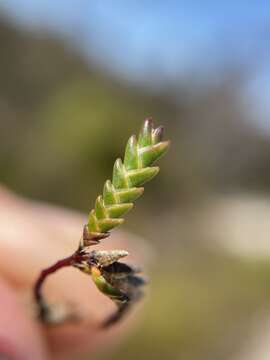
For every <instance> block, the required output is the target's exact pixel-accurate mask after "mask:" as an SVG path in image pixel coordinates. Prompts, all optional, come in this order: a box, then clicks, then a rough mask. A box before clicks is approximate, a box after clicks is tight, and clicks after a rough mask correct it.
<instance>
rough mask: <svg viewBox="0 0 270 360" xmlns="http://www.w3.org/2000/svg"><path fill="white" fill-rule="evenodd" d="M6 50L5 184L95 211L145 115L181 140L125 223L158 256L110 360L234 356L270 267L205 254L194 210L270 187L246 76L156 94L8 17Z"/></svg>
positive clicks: (265, 142) (2, 66) (1, 145)
mask: <svg viewBox="0 0 270 360" xmlns="http://www.w3.org/2000/svg"><path fill="white" fill-rule="evenodd" d="M0 46H1V49H4V51H2V52H1V58H0V77H1V82H0V117H1V121H0V124H1V125H0V126H1V131H0V181H1V182H3V183H5V184H7V185H8V186H9V187H11V188H13V189H14V190H15V191H18V192H20V193H22V194H24V195H26V196H29V197H33V198H37V199H42V200H46V201H50V202H54V203H58V204H61V205H65V206H70V207H73V208H77V209H80V210H83V211H85V212H86V211H88V210H89V209H90V208H91V207H92V206H93V205H94V199H95V197H96V195H97V194H98V193H100V192H101V190H102V188H101V187H102V184H103V183H104V180H105V179H106V178H109V177H110V172H111V166H112V164H113V161H114V159H115V158H116V157H118V156H121V154H122V153H123V150H124V144H125V140H126V138H127V136H129V134H130V133H134V130H136V129H137V128H138V126H140V124H141V122H142V120H143V119H144V118H145V117H148V116H152V117H153V118H154V119H156V120H157V122H158V123H159V124H163V125H165V128H166V131H167V132H166V138H170V139H171V140H172V147H171V150H170V153H169V156H168V157H167V158H166V161H165V160H161V169H162V171H161V175H160V176H159V177H157V179H155V180H154V181H153V183H152V184H153V187H152V191H151V192H148V191H146V193H145V199H144V200H145V201H144V202H142V203H140V204H138V206H137V207H136V211H134V214H132V215H131V214H130V215H129V216H128V221H127V226H128V227H129V228H130V229H133V230H134V231H136V232H137V233H140V234H141V235H144V236H145V237H147V238H148V239H149V242H152V244H153V253H155V252H156V257H155V259H154V260H153V264H154V265H153V268H152V274H151V278H152V281H151V283H152V285H151V287H150V288H151V291H150V297H149V299H148V300H147V304H146V307H145V310H144V320H143V322H142V324H141V325H139V328H138V330H137V331H136V332H135V333H134V334H133V335H132V336H131V338H130V340H129V341H127V342H126V344H124V345H123V346H122V348H120V350H119V351H118V352H117V353H116V355H115V357H113V355H110V358H111V359H114V358H115V359H118V360H120V359H127V358H128V359H131V360H132V359H135V358H136V359H137V358H138V357H140V358H141V359H151V358H153V359H180V358H183V359H184V360H192V359H194V360H195V359H207V360H211V359H221V360H222V359H227V358H228V357H227V356H229V353H230V351H233V349H234V346H237V341H238V340H239V341H241V339H242V337H241V335H242V334H243V333H244V332H245V329H246V328H247V324H248V323H249V320H250V318H251V317H252V315H253V314H254V313H255V311H256V309H258V308H259V307H261V306H263V305H265V304H266V302H267V300H268V301H269V297H270V293H269V285H268V282H269V264H251V263H249V262H248V261H247V262H244V261H240V260H239V259H235V258H232V257H229V256H227V255H223V254H221V253H218V252H215V251H209V250H206V249H205V247H204V246H203V245H202V234H201V232H200V228H197V227H196V223H195V222H194V218H193V215H192V214H194V212H195V213H196V211H199V210H198V209H199V205H200V204H201V202H202V201H203V200H204V199H205V198H206V197H207V195H208V194H209V193H214V192H216V191H223V192H224V191H228V190H233V191H235V190H237V189H239V188H240V189H241V190H243V189H245V190H250V189H252V190H261V189H264V190H265V191H269V190H270V170H269V169H270V166H269V165H270V155H269V154H270V140H269V137H267V136H266V135H263V134H259V133H258V132H257V131H256V130H255V129H253V128H252V126H251V125H250V124H249V122H248V119H249V114H248V113H247V112H246V111H245V109H244V108H243V104H242V103H241V101H240V98H239V91H240V90H239V89H240V84H242V83H243V82H244V77H245V73H244V72H241V70H240V69H239V68H238V69H236V70H237V72H235V69H234V68H233V67H232V68H231V69H228V72H227V73H226V74H225V75H224V78H222V79H221V80H220V81H218V82H216V83H215V84H214V85H210V83H208V85H202V86H195V85H194V82H193V81H192V80H194V79H191V78H187V79H183V81H182V82H181V83H180V85H177V86H175V84H174V85H171V86H170V85H169V84H166V85H164V87H163V88H159V89H155V90H154V91H150V90H147V89H145V88H143V87H142V88H139V87H135V86H133V85H131V84H129V83H128V82H127V81H124V80H121V79H118V78H114V77H112V76H111V74H108V73H107V72H105V71H104V70H103V69H102V68H98V67H97V66H96V65H95V66H94V65H92V66H91V64H86V63H84V62H83V61H82V60H81V59H80V58H79V56H78V55H77V54H76V53H75V52H74V51H72V50H71V49H70V48H67V47H65V46H64V45H63V44H62V43H61V42H60V41H57V40H55V39H53V38H49V37H47V36H45V35H44V34H42V33H39V34H33V33H30V32H28V33H27V32H22V30H21V29H16V28H15V27H11V26H10V25H8V24H7V23H5V22H4V20H2V21H1V23H0ZM143 219H145V221H142V220H143ZM138 224H140V226H138ZM222 231H223V229H222ZM76 244H77V239H74V245H75V246H76ZM231 337H233V340H232V339H231ZM228 344H229V345H228ZM127 353H128V356H127ZM106 357H107V355H106V356H105V358H106Z"/></svg>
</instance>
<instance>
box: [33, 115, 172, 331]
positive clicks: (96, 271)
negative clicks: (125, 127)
mask: <svg viewBox="0 0 270 360" xmlns="http://www.w3.org/2000/svg"><path fill="white" fill-rule="evenodd" d="M162 136H163V127H162V126H160V127H158V128H156V129H154V128H153V121H152V119H146V120H145V121H144V123H143V126H142V129H141V131H140V134H139V137H138V139H137V138H136V136H134V135H133V136H131V138H130V139H129V141H128V143H127V145H126V150H125V156H124V162H122V160H121V159H117V160H116V161H115V164H114V167H113V175H112V181H111V180H107V181H106V182H105V184H104V187H103V194H102V195H99V196H98V197H97V199H96V203H95V207H94V209H93V210H91V212H90V215H89V218H88V223H87V224H86V225H85V226H84V229H83V234H82V237H81V240H80V242H79V246H78V248H77V250H76V251H75V252H74V253H73V254H72V255H71V256H69V257H67V258H65V259H62V260H59V261H58V262H56V263H55V264H54V265H52V266H50V267H48V268H47V269H45V270H43V271H42V272H41V273H40V275H39V277H38V279H37V281H36V283H35V286H34V297H35V301H36V303H37V306H38V316H39V318H40V320H41V321H43V322H45V323H54V322H55V317H54V316H53V311H52V308H51V307H50V306H49V305H48V304H47V303H46V301H45V299H44V297H43V294H42V291H41V290H42V286H43V284H44V281H45V279H46V278H47V277H48V276H49V275H50V274H52V273H54V272H55V271H57V270H59V269H61V268H63V267H66V266H73V267H75V268H77V269H79V270H81V271H82V272H84V273H85V274H88V275H90V276H91V277H92V280H93V281H94V283H95V285H96V287H97V288H98V289H99V290H100V291H101V292H102V293H103V294H104V295H106V296H108V297H109V298H110V299H111V300H112V301H113V302H114V303H115V304H116V306H117V310H116V312H115V313H113V314H112V315H111V316H110V317H109V318H107V319H105V321H104V322H103V324H102V326H103V327H108V326H109V325H111V324H113V323H115V322H117V321H118V320H119V319H120V318H121V317H122V316H123V314H125V313H126V311H127V310H128V309H129V307H130V305H131V304H133V303H134V302H136V301H137V300H138V299H140V297H141V296H142V286H143V285H144V283H145V281H144V279H143V278H142V277H140V276H139V275H138V272H139V271H138V269H136V268H134V267H131V266H130V265H127V264H125V263H123V262H120V261H119V259H121V258H123V257H125V256H127V255H128V252H127V251H125V250H110V251H107V250H106V251H105V250H92V251H91V250H90V247H91V246H93V245H98V244H99V243H100V241H101V240H103V239H105V238H108V237H109V235H110V231H111V230H112V229H113V228H115V227H116V226H118V225H121V224H122V223H123V222H124V219H122V216H123V215H124V214H125V213H127V212H128V211H129V210H130V209H132V208H133V202H134V201H135V200H136V199H138V198H139V197H140V196H141V195H142V194H143V191H144V188H143V187H142V185H143V184H144V183H146V182H147V181H149V180H151V179H152V178H153V177H154V176H156V175H157V173H158V172H159V167H157V166H152V164H153V163H154V162H155V161H156V160H157V159H158V158H160V157H161V156H162V155H163V154H164V153H165V152H166V150H167V149H168V146H169V141H162ZM62 320H63V319H62Z"/></svg>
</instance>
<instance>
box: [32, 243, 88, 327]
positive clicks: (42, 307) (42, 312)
mask: <svg viewBox="0 0 270 360" xmlns="http://www.w3.org/2000/svg"><path fill="white" fill-rule="evenodd" d="M83 255H84V254H83V253H80V252H79V251H78V250H77V251H76V252H75V253H74V254H72V255H71V256H68V257H66V258H65V259H62V260H59V261H57V262H56V263H55V264H53V265H51V266H49V267H48V268H46V269H44V270H42V271H41V273H40V275H39V277H38V279H37V281H36V283H35V286H34V298H35V300H36V302H37V304H38V306H39V317H40V318H41V319H42V320H44V321H46V319H47V317H48V312H49V309H48V306H47V305H46V303H45V301H44V298H43V296H42V292H41V290H42V286H43V284H44V281H45V280H46V278H47V277H48V276H49V275H50V274H52V273H54V272H56V271H57V270H59V269H61V268H63V267H67V266H72V265H73V264H74V263H79V262H80V261H82V260H83Z"/></svg>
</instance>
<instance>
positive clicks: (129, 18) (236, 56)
mask: <svg viewBox="0 0 270 360" xmlns="http://www.w3.org/2000/svg"><path fill="white" fill-rule="evenodd" d="M0 9H1V10H2V12H3V13H5V14H6V15H8V16H9V17H11V18H12V19H13V20H14V21H16V22H17V23H21V24H23V25H24V26H28V27H30V28H32V27H34V28H35V29H41V30H46V31H52V32H54V33H58V34H59V36H61V37H63V38H65V39H66V41H69V42H70V43H72V44H73V45H74V46H76V48H78V50H79V51H81V52H82V53H83V54H85V55H86V56H90V57H91V59H94V60H96V61H97V62H101V63H103V64H104V65H105V66H107V67H108V68H110V69H111V70H113V71H115V72H118V73H120V74H121V75H123V76H125V77H128V78H131V79H133V80H136V81H140V80H141V79H147V78H148V77H149V78H150V77H151V79H152V80H153V74H154V77H155V76H157V77H158V76H160V78H161V79H164V78H165V79H166V78H168V79H174V78H175V77H178V76H179V77H181V76H185V74H186V73H188V72H190V71H192V70H193V69H195V70H196V72H197V73H200V72H201V73H202V74H203V75H204V76H205V77H207V76H210V77H211V76H212V75H213V74H216V73H217V72H218V69H219V68H220V66H221V65H222V64H223V63H224V62H228V63H230V62H232V63H233V62H236V63H246V64H249V65H251V66H252V68H253V71H252V74H251V78H250V83H249V89H248V93H250V94H252V95H253V96H254V97H255V99H256V104H257V105H259V107H260V109H261V110H262V113H264V112H265V113H266V114H268V115H270V105H269V101H268V98H269V95H270V66H269V64H270V62H269V60H270V42H269V38H270V36H269V35H270V2H269V1H259V0H258V1H249V2H248V1H241V0H239V1H232V0H227V1H207V0H205V1H192V0H190V1H173V0H167V1H164V0H163V1H158V0H156V1H151V0H149V1H146V0H145V1H135V0H134V1H130V0H127V1H124V0H122V1H120V0H118V1H117V0H114V1H109V0H108V1H102V0H92V1H90V0H8V1H3V2H0ZM263 121H266V125H267V120H263ZM267 126H268V125H267ZM269 128H270V119H269Z"/></svg>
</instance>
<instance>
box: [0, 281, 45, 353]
mask: <svg viewBox="0 0 270 360" xmlns="http://www.w3.org/2000/svg"><path fill="white" fill-rule="evenodd" d="M2 357H3V358H5V359H6V358H7V359H16V360H17V359H18V360H30V359H35V360H45V359H47V356H46V350H45V346H44V343H43V341H42V338H41V334H40V332H39V329H38V328H37V326H36V325H35V324H34V322H32V321H31V319H30V318H28V316H27V313H26V311H25V309H24V308H23V306H22V304H20V303H19V301H18V296H17V294H16V292H15V290H14V289H12V288H11V287H10V286H9V285H8V284H7V283H6V282H4V281H3V280H2V279H0V358H1V359H2Z"/></svg>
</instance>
